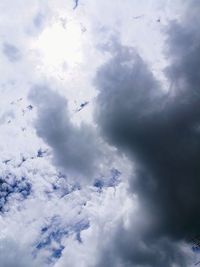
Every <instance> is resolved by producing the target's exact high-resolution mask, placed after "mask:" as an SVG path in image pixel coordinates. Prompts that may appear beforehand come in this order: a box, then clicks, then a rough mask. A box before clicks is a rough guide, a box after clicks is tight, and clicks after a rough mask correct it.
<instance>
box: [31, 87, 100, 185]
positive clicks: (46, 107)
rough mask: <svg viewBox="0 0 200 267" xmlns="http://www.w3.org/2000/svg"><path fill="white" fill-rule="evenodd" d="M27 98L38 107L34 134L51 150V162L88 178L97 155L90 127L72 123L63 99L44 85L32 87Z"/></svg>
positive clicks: (94, 136) (92, 173) (95, 143)
mask: <svg viewBox="0 0 200 267" xmlns="http://www.w3.org/2000/svg"><path fill="white" fill-rule="evenodd" d="M30 99H32V100H33V103H34V104H35V105H36V106H37V107H38V119H37V122H36V130H37V133H38V135H39V136H40V137H42V138H43V139H44V141H45V142H46V143H47V144H48V145H49V146H50V147H51V148H52V149H53V153H54V155H53V156H54V161H55V163H56V164H57V165H58V166H59V167H61V168H62V169H64V170H67V171H68V172H69V173H70V174H71V175H75V177H76V176H81V177H85V179H88V180H89V179H91V178H92V175H94V171H95V168H96V167H97V166H95V165H96V161H97V159H98V157H100V150H99V149H98V146H99V144H98V140H97V138H96V135H95V132H94V130H93V129H92V128H91V127H90V126H89V125H86V124H81V125H80V127H78V126H77V127H76V126H75V125H73V123H72V122H71V120H70V117H69V114H68V110H67V101H66V99H65V98H64V97H62V96H60V95H59V94H58V93H56V92H55V91H52V90H51V89H49V88H48V87H46V86H35V87H34V89H32V91H31V94H30Z"/></svg>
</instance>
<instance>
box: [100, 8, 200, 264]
mask: <svg viewBox="0 0 200 267" xmlns="http://www.w3.org/2000/svg"><path fill="white" fill-rule="evenodd" d="M193 8H194V7H193ZM195 14H196V16H195ZM195 14H194V13H193V16H192V19H193V23H192V22H191V21H190V20H189V21H188V20H187V19H186V20H185V21H184V22H183V24H181V25H180V24H179V23H177V22H175V21H173V22H171V23H170V25H169V27H168V30H167V34H168V39H167V45H168V47H169V48H168V56H169V57H170V60H171V65H170V66H169V67H168V68H167V69H166V75H167V76H168V78H169V81H170V82H171V84H172V88H171V91H170V92H169V93H164V91H163V90H162V87H161V84H159V82H158V81H157V80H156V78H155V77H154V76H153V74H152V72H151V70H150V69H149V67H148V66H147V64H146V63H145V62H144V61H143V59H142V58H141V57H140V56H139V55H138V54H137V53H136V52H135V50H134V49H133V48H130V47H124V46H121V47H119V45H117V46H116V50H115V51H114V52H113V57H112V58H111V60H110V61H109V62H107V63H106V64H105V65H103V66H102V67H101V68H100V69H99V71H98V73H97V76H96V79H95V83H96V86H97V88H98V90H99V96H98V99H97V104H98V107H97V117H96V119H97V122H98V124H99V127H100V129H101V131H102V135H103V136H104V138H105V139H106V140H107V141H108V142H109V143H111V144H112V145H115V146H116V147H117V148H118V149H119V150H120V151H122V152H124V153H126V154H127V155H128V156H129V157H130V158H131V159H132V161H133V165H134V167H135V174H134V175H133V177H132V179H131V181H130V184H131V190H132V191H133V192H134V193H136V194H137V195H138V197H139V200H140V205H141V210H142V212H144V213H148V214H149V216H151V217H152V218H153V221H154V224H153V226H152V227H151V228H150V229H146V230H145V229H144V231H147V233H148V235H143V233H142V232H141V233H140V238H141V239H142V240H143V242H144V244H146V245H148V247H149V249H150V250H151V249H155V251H154V252H156V251H157V253H158V254H159V253H160V251H162V253H163V259H164V260H163V262H159V260H156V259H155V257H156V254H155V255H154V253H150V254H149V253H148V251H146V252H144V251H140V249H139V248H138V247H137V246H138V243H137V241H134V236H133V237H132V238H133V239H132V241H131V240H127V238H126V235H125V237H123V238H122V240H120V241H118V242H117V241H116V240H115V241H116V242H115V241H113V242H115V244H116V245H115V246H114V247H115V250H114V251H115V253H116V254H115V256H116V255H117V253H118V254H119V255H120V256H119V257H121V260H122V259H123V262H126V259H128V258H130V263H128V264H127V266H154V267H155V266H172V264H173V263H174V264H175V263H176V264H177V266H188V265H186V264H185V263H184V262H183V263H182V262H181V260H178V257H176V252H175V250H174V248H175V245H174V244H175V241H176V242H178V241H181V240H186V238H187V237H188V236H194V235H197V234H199V232H200V229H199V225H200V216H199V214H198V211H199V206H200V198H199V195H200V179H199V177H200V164H199V162H200V95H199V89H200V60H199V55H200V34H199V30H198V27H197V25H198V26H199V19H198V12H196V13H195ZM190 19H191V16H190ZM133 227H134V225H133ZM150 233H151V234H150ZM129 234H131V233H130V232H129ZM116 235H117V236H118V237H119V239H120V237H121V236H123V235H121V234H119V233H118V234H116ZM162 238H167V240H169V242H168V243H167V244H168V245H166V246H164V247H163V248H164V249H162V246H163V244H162V246H161V248H160V246H159V244H160V243H159V242H160V240H161V239H162ZM170 240H172V241H170ZM173 240H174V242H173ZM150 241H151V242H150ZM123 242H124V245H123V246H122V245H121V249H118V246H120V244H122V243H123ZM126 242H128V243H126ZM130 247H132V248H130ZM173 247H174V248H173ZM123 248H124V249H123ZM134 248H135V249H134ZM126 249H127V250H128V251H130V253H129V252H128V251H127V250H126ZM116 251H117V252H116ZM113 253H114V252H113ZM116 257H117V256H116ZM145 259H147V260H145ZM164 262H165V263H164ZM164 264H165V265H164ZM104 266H106V265H104ZM108 266H111V265H108ZM113 266H115V265H113ZM116 266H118V265H117V264H116ZM119 266H120V265H119ZM122 266H126V265H123V264H122Z"/></svg>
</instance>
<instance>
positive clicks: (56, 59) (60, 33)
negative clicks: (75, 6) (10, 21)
mask: <svg viewBox="0 0 200 267" xmlns="http://www.w3.org/2000/svg"><path fill="white" fill-rule="evenodd" d="M81 48H82V32H81V27H80V25H79V24H78V23H77V22H75V21H69V22H68V23H66V25H65V26H63V25H62V23H61V22H60V21H57V22H55V23H54V24H53V25H51V26H49V27H48V28H46V29H45V30H44V31H43V32H42V33H41V35H40V36H39V37H38V39H37V41H35V42H34V44H33V49H36V50H37V51H38V52H39V56H40V63H41V65H40V66H38V68H39V69H43V68H42V67H44V69H45V70H46V71H48V72H50V73H52V72H54V74H61V75H62V74H63V72H64V71H66V70H67V69H71V68H73V67H74V66H75V65H76V64H79V63H81V62H82V61H83V56H82V49H81Z"/></svg>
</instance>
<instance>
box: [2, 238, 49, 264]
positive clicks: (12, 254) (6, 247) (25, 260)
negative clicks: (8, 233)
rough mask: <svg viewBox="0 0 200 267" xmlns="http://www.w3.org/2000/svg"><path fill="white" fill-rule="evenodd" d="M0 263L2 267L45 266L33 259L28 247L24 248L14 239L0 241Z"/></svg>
mask: <svg viewBox="0 0 200 267" xmlns="http://www.w3.org/2000/svg"><path fill="white" fill-rule="evenodd" d="M0 265H1V266H2V267H27V266H29V267H36V266H37V267H39V266H44V265H43V264H42V265H41V263H40V262H39V261H36V260H34V259H33V257H32V255H31V252H30V251H29V250H28V248H24V247H23V246H21V245H20V244H19V243H17V242H15V241H14V240H12V239H1V241H0Z"/></svg>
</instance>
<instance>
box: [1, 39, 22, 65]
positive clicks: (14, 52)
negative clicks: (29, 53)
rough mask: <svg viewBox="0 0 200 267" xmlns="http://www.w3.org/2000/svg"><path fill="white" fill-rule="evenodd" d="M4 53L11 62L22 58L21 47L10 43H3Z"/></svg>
mask: <svg viewBox="0 0 200 267" xmlns="http://www.w3.org/2000/svg"><path fill="white" fill-rule="evenodd" d="M3 53H4V55H5V56H6V57H7V59H8V60H9V61H11V62H16V61H19V60H20V59H21V53H20V51H19V49H18V48H17V47H16V46H14V45H13V44H10V43H4V44H3Z"/></svg>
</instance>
